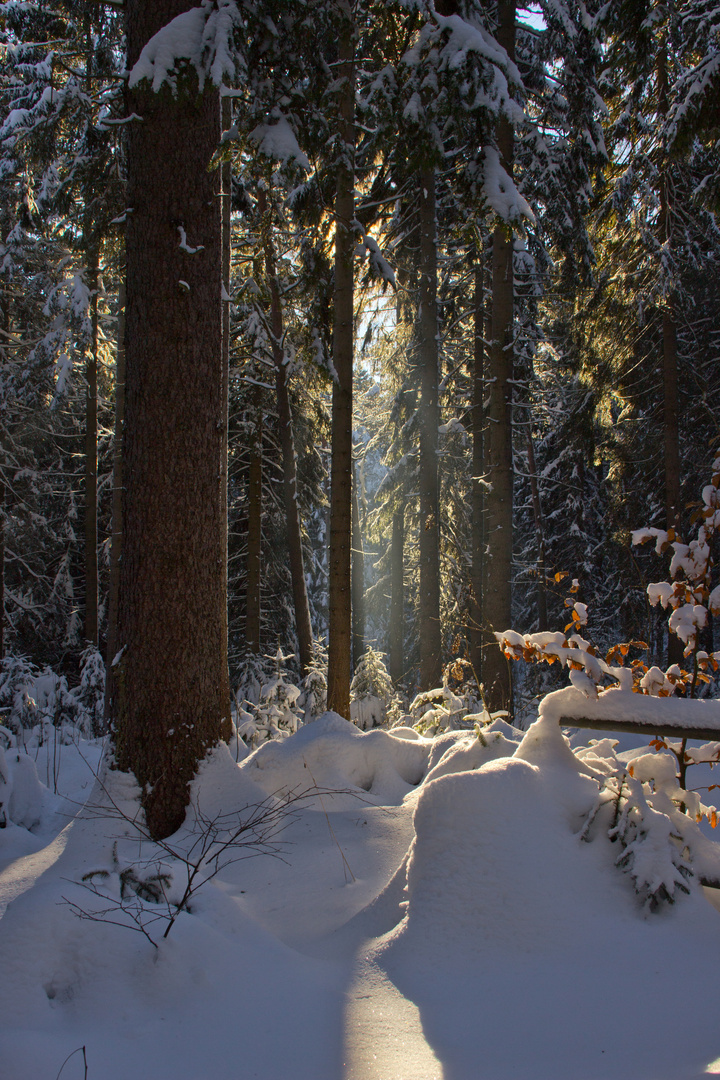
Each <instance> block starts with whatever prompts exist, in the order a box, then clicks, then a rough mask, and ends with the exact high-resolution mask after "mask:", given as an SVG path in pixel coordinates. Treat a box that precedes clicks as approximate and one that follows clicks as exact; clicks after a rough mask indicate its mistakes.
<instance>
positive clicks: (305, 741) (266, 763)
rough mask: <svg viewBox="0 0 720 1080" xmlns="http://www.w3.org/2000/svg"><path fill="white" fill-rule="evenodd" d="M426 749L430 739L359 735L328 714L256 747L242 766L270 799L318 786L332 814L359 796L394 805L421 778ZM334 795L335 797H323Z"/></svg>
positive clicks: (373, 733) (388, 734)
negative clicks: (291, 734)
mask: <svg viewBox="0 0 720 1080" xmlns="http://www.w3.org/2000/svg"><path fill="white" fill-rule="evenodd" d="M430 747H431V742H430V741H429V740H428V739H417V740H410V739H407V738H403V737H400V738H398V737H397V736H395V735H393V734H392V733H391V732H387V731H383V730H380V729H375V730H374V731H367V732H361V731H358V729H357V727H356V726H355V725H354V724H351V723H350V722H349V721H347V720H344V719H343V718H342V717H341V716H339V715H338V714H337V713H334V712H328V713H325V714H324V715H323V716H321V717H319V718H318V719H317V720H315V721H314V722H313V723H312V724H307V725H305V727H303V728H301V729H300V730H299V731H298V732H297V733H296V734H295V735H293V737H292V738H291V739H286V740H285V741H283V742H278V741H273V742H267V743H264V744H263V745H262V746H259V747H258V749H257V750H256V751H255V752H254V753H253V754H251V755H250V756H249V757H248V758H246V760H245V761H244V762H242V764H241V765H240V768H241V770H242V771H243V772H244V773H245V774H246V775H247V776H248V777H250V778H251V779H252V781H253V782H254V783H255V784H257V785H259V786H260V787H261V788H262V789H263V790H264V791H265V792H266V793H267V794H268V795H271V794H272V795H275V794H278V795H284V794H287V793H288V792H291V791H292V792H300V791H309V790H310V789H311V788H313V787H315V786H317V787H318V788H319V789H320V790H321V791H322V794H323V801H324V803H325V805H327V806H332V808H333V809H334V810H339V809H346V808H348V807H349V806H350V805H353V804H354V800H355V797H356V796H357V795H359V796H361V797H362V798H363V799H364V800H366V801H368V802H370V803H373V804H376V805H397V804H399V803H401V802H402V800H403V798H404V797H405V796H406V795H407V794H408V793H409V792H410V791H412V790H413V788H414V787H415V786H416V785H417V784H419V783H420V781H421V780H422V778H423V777H424V775H425V773H426V770H427V766H428V756H429V753H430ZM333 791H335V792H338V794H335V795H331V794H329V795H327V797H326V792H328V793H331V792H333Z"/></svg>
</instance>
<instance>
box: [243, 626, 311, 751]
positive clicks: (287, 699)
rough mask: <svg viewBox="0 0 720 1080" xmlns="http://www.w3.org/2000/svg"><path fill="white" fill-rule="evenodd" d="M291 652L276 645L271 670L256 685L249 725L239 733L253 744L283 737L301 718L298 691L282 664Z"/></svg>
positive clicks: (294, 727)
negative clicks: (258, 690) (250, 723)
mask: <svg viewBox="0 0 720 1080" xmlns="http://www.w3.org/2000/svg"><path fill="white" fill-rule="evenodd" d="M293 655H294V654H293V653H287V654H283V652H282V649H280V648H279V647H278V650H277V652H276V653H275V655H274V656H273V657H268V659H271V660H273V661H274V664H275V670H274V672H273V674H272V675H271V676H270V678H269V679H268V681H267V682H266V683H264V685H263V686H262V687H261V688H260V698H259V701H258V704H257V705H255V706H254V707H253V714H252V717H253V719H252V725H248V726H247V727H246V729H245V732H244V734H243V737H244V738H245V740H246V741H247V742H248V743H249V744H250V745H251V746H252V747H253V749H254V748H255V747H256V746H259V745H260V744H261V743H263V742H267V741H268V740H269V739H285V738H287V736H288V735H293V734H294V733H295V732H296V731H297V729H298V727H300V725H301V724H302V722H303V718H302V714H301V712H300V708H299V704H298V702H299V698H300V694H301V691H300V689H299V688H298V687H297V686H295V684H294V683H293V682H292V681H291V678H290V674H289V672H288V671H287V669H286V668H285V664H286V663H287V661H288V660H291V659H292V657H293Z"/></svg>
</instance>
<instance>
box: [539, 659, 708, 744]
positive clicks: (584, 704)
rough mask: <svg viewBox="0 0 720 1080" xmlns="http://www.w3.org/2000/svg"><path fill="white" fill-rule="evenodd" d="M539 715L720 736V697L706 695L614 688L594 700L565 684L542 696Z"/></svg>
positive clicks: (554, 718)
mask: <svg viewBox="0 0 720 1080" xmlns="http://www.w3.org/2000/svg"><path fill="white" fill-rule="evenodd" d="M650 670H651V671H652V668H651V669H650ZM648 674H650V672H648ZM540 715H541V716H546V717H549V718H552V719H553V720H554V721H555V722H558V721H560V720H561V719H563V718H565V719H564V722H565V723H569V721H568V720H567V719H566V718H567V717H578V718H580V717H582V718H584V719H586V720H595V721H617V722H619V723H624V722H628V723H634V724H654V725H655V726H657V727H659V728H662V729H663V730H665V729H667V730H668V731H677V732H678V733H679V734H682V729H683V727H686V728H709V729H717V732H718V736H719V737H720V701H707V700H705V699H697V700H693V699H691V698H656V697H649V696H646V695H645V694H634V693H632V691H629V690H620V689H615V688H611V689H609V690H606V691H605V693H604V694H601V695H600V697H599V698H597V700H594V701H593V700H589V699H588V698H586V697H584V695H583V694H582V693H580V692H579V691H577V690H576V689H574V688H573V687H565V688H564V689H563V690H555V691H554V692H553V693H552V694H548V695H547V697H545V698H544V699H543V701H542V702H541V705H540Z"/></svg>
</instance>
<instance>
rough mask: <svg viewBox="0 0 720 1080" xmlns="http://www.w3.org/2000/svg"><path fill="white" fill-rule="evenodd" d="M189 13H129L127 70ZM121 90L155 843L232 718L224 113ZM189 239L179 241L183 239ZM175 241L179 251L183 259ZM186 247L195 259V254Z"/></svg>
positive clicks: (123, 680) (140, 717)
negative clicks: (216, 167) (225, 479)
mask: <svg viewBox="0 0 720 1080" xmlns="http://www.w3.org/2000/svg"><path fill="white" fill-rule="evenodd" d="M191 6H192V0H157V2H156V3H154V4H146V3H143V2H142V0H127V2H126V5H125V10H126V16H127V23H126V25H127V41H128V67H129V68H132V66H133V64H134V63H135V61H136V60H137V58H138V55H139V52H140V49H141V48H142V46H143V45H144V44H145V43H146V42H147V41H148V39H149V38H150V37H151V36H152V35H153V34H154V33H156V32H157V31H158V30H159V29H160V28H161V27H162V26H164V25H166V24H167V23H168V22H170V20H171V19H173V18H174V17H175V16H177V15H179V14H181V13H182V12H184V11H187V10H188V9H189V8H190V7H191ZM178 82H179V86H178V89H177V93H175V94H173V93H172V91H171V90H169V89H168V88H167V87H164V88H163V89H162V90H160V91H159V92H158V93H153V92H152V90H151V89H150V87H149V86H148V84H147V82H143V84H142V85H141V86H140V87H138V88H137V89H136V90H133V91H128V101H127V107H128V113H137V114H138V115H139V116H141V117H142V122H141V123H136V124H131V125H128V141H127V172H128V186H127V199H128V206H130V207H132V211H133V212H132V214H131V215H129V218H128V227H127V313H126V343H125V347H126V397H125V432H124V440H123V479H124V499H123V526H124V527H123V556H122V560H121V572H120V606H119V626H118V644H119V646H120V647H121V649H122V657H121V660H120V661H119V664H118V666H117V670H116V676H117V687H118V691H117V694H116V695H115V708H114V716H115V743H116V759H117V763H118V765H119V767H120V768H121V769H126V770H132V771H133V772H134V773H135V776H136V777H137V780H138V782H139V784H140V788H141V791H142V793H143V794H142V798H143V804H144V807H145V814H146V818H147V823H148V827H149V829H150V831H151V833H152V835H153V836H155V837H158V838H162V837H165V836H168V835H170V834H171V833H172V832H174V831H175V830H176V829H177V828H179V827H180V825H181V824H182V822H183V820H184V817H185V809H186V806H187V802H188V797H189V793H188V785H189V783H190V781H191V780H192V778H193V776H194V774H195V770H196V767H197V764H198V762H199V761H200V760H202V758H203V757H204V755H205V754H206V752H207V751H208V749H210V748H211V747H212V746H214V745H215V744H216V743H217V741H218V740H219V738H220V736H221V730H222V723H223V719H224V717H225V715H226V712H227V703H226V701H225V688H226V684H227V675H226V672H227V639H226V638H224V637H223V627H224V625H225V624H224V619H223V605H224V603H225V596H224V594H223V585H224V581H225V573H224V568H223V565H222V563H223V551H224V545H223V531H224V528H225V521H224V520H223V501H222V495H221V479H220V476H221V460H222V447H223V433H222V408H223V401H222V387H223V373H222V366H223V365H222V310H221V285H222V252H221V218H220V199H219V197H218V194H219V192H218V188H219V184H218V176H217V172H210V171H208V165H209V163H210V161H211V158H212V156H213V153H214V151H215V149H216V147H217V145H218V140H219V136H220V101H219V96H218V93H217V90H216V89H215V88H214V87H212V86H210V85H207V86H206V87H205V89H204V91H203V92H202V93H199V91H198V85H197V79H196V76H195V75H194V73H192V72H191V71H189V70H187V69H185V70H183V71H182V73H181V74H180V75H179V77H178ZM181 230H184V241H185V242H184V243H182V241H183V232H182V231H181ZM181 244H182V246H181ZM188 248H196V249H198V250H196V251H195V253H191V252H190V251H189V250H187V249H188Z"/></svg>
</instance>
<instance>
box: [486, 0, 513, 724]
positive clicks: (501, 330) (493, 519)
mask: <svg viewBox="0 0 720 1080" xmlns="http://www.w3.org/2000/svg"><path fill="white" fill-rule="evenodd" d="M497 40H498V42H499V44H500V45H502V46H503V47H504V49H505V50H506V51H507V53H508V55H509V57H510V59H514V57H515V0H500V2H499V3H498V30H497ZM496 135H497V144H498V150H499V152H500V158H501V161H502V164H503V166H504V168H505V171H506V172H507V173H508V174H510V175H512V167H513V129H512V124H511V123H510V122H509V121H508V120H505V119H503V118H501V119H500V120H498V123H497V128H496ZM513 299H514V287H513V241H512V233H511V231H510V230H509V229H508V228H507V227H506V226H505V225H502V224H498V225H496V227H495V231H494V233H493V253H492V344H491V347H490V355H489V365H488V386H489V391H490V393H489V406H488V413H487V430H486V452H485V475H486V476H487V478H488V481H489V483H490V485H491V486H490V488H489V489H488V493H487V495H486V497H485V523H486V530H487V558H486V561H485V571H484V573H485V588H484V590H483V626H484V628H485V650H484V655H483V683H484V687H485V700H486V702H487V704H488V707H489V708H490V709H491V710H496V709H508V710H511V708H512V687H511V679H510V666H509V663H508V661H507V659H506V658H505V656H504V655H503V654H502V652H501V651H500V649H499V648H498V645H497V641H496V640H495V637H494V635H493V631H502V630H507V629H508V627H509V626H510V622H511V576H512V542H513V532H512V524H513V521H512V516H513V514H512V511H513V463H512V377H513Z"/></svg>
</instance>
